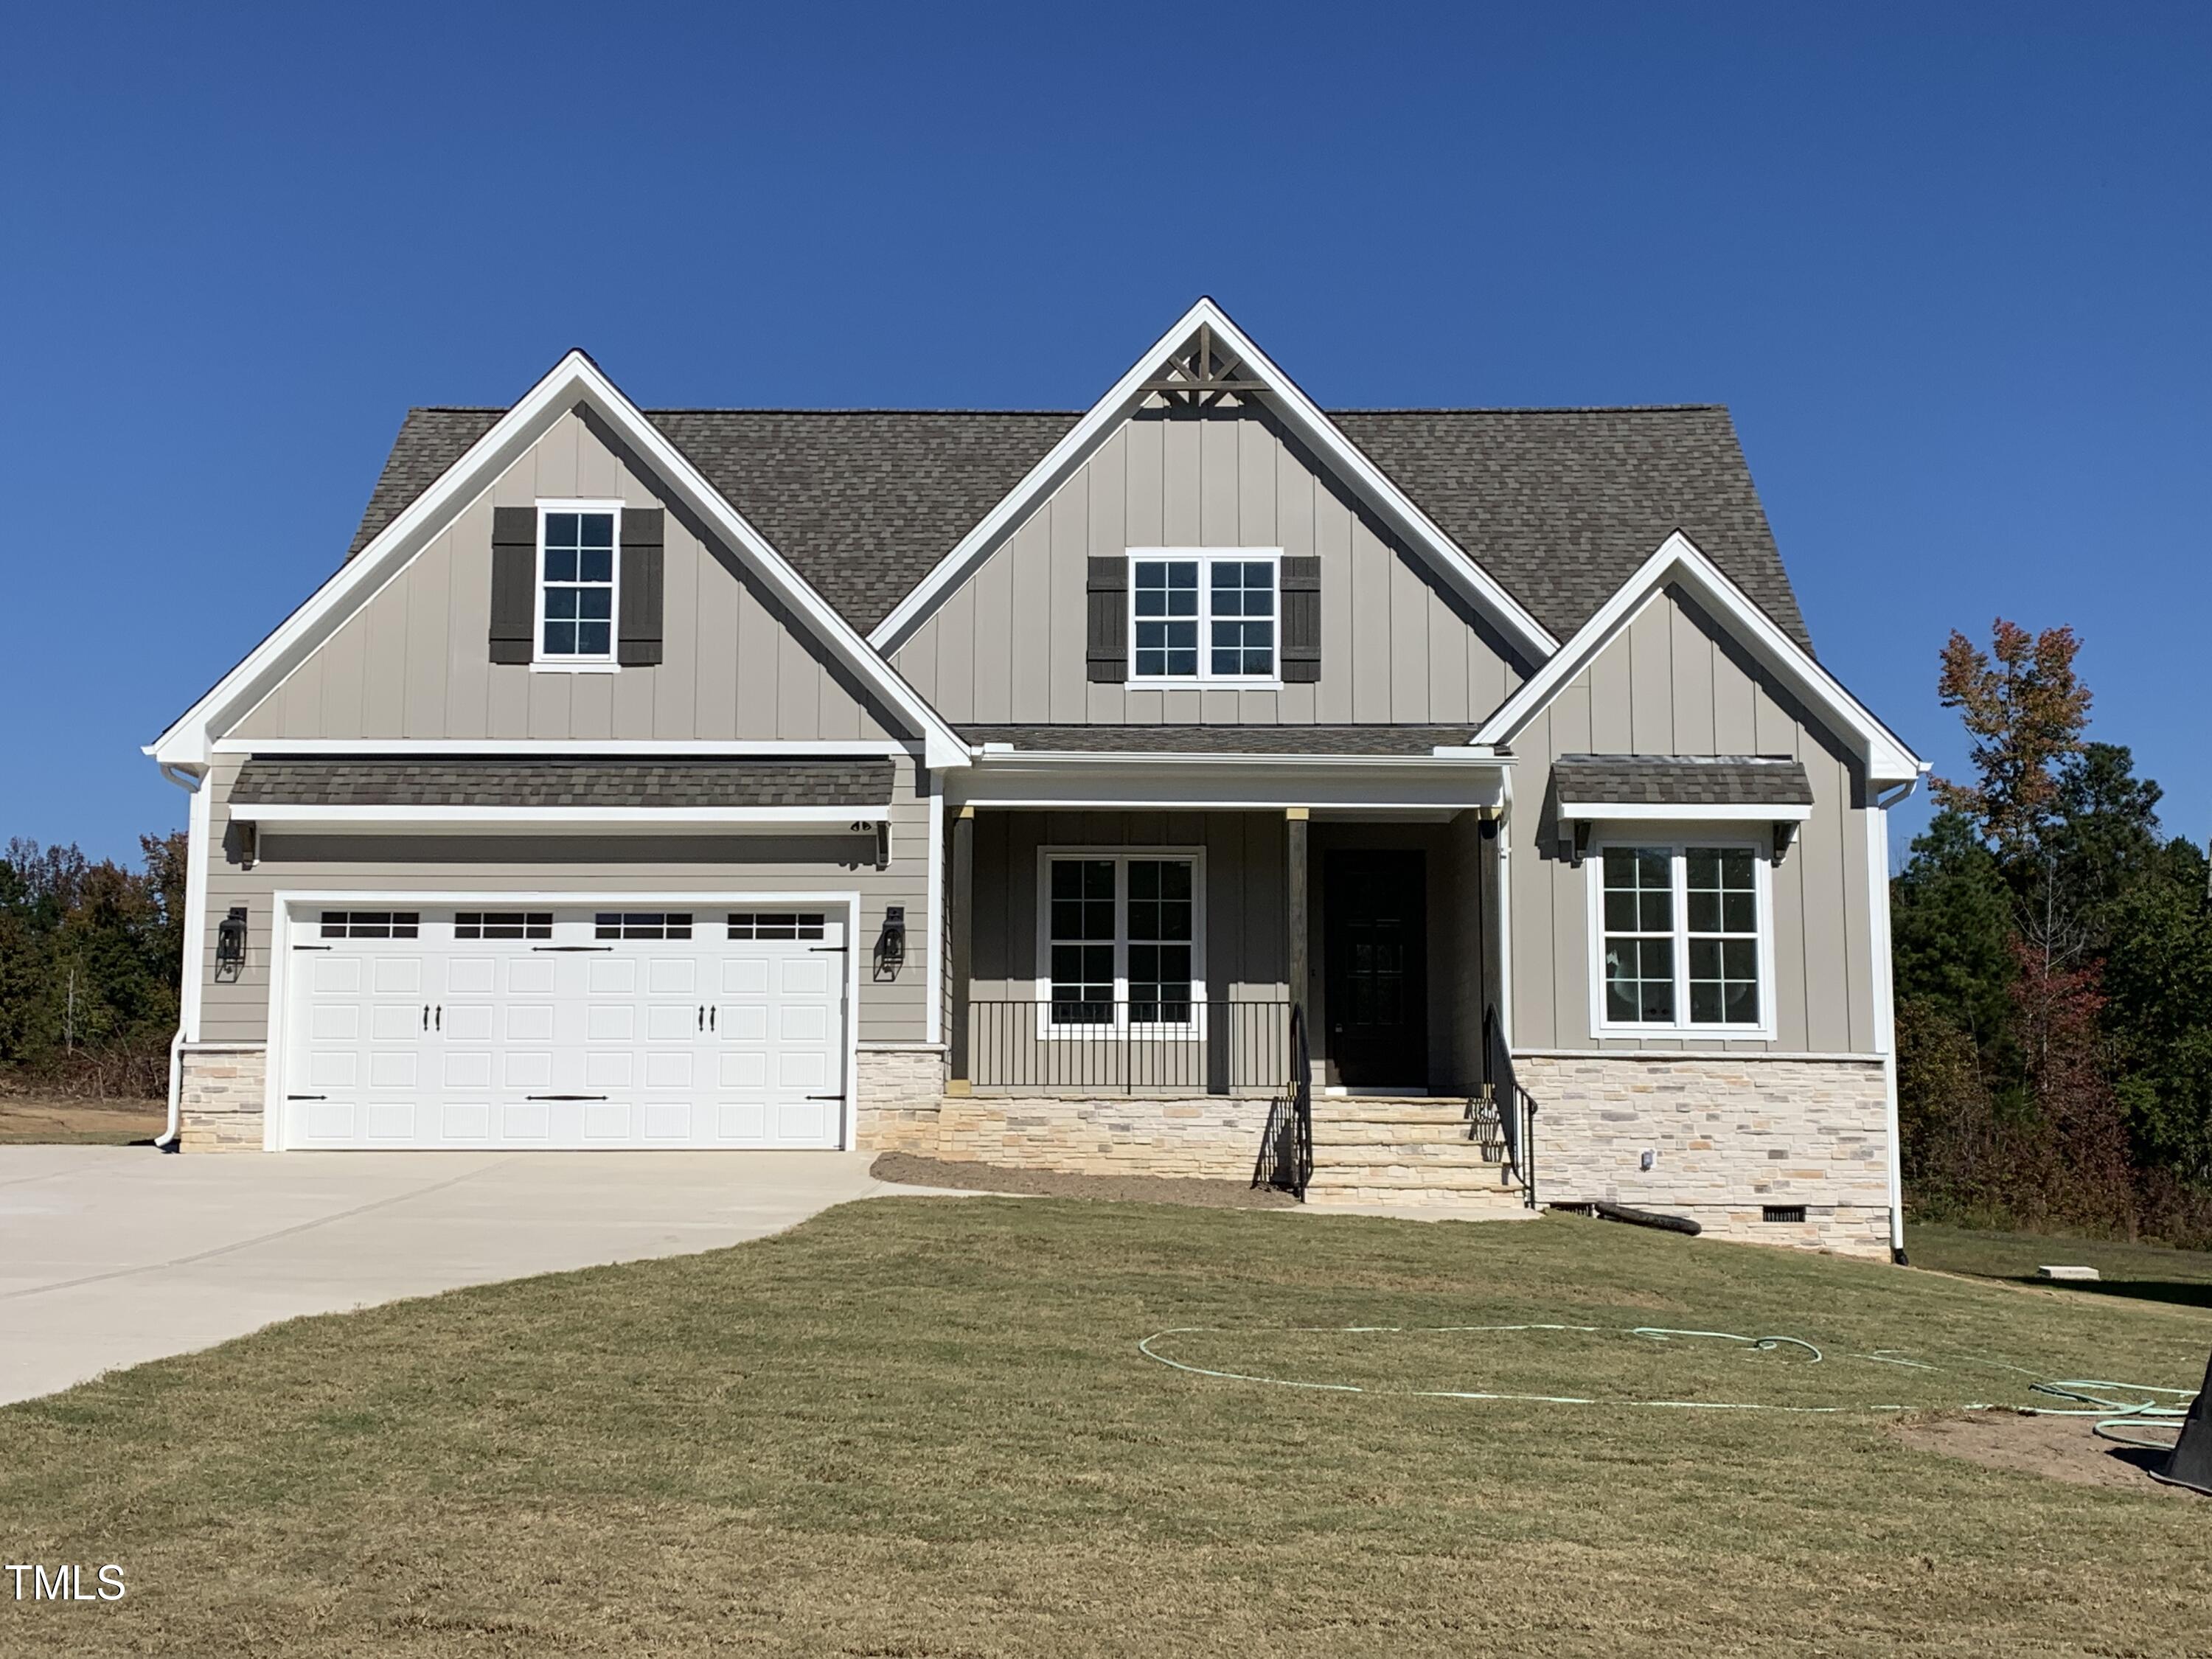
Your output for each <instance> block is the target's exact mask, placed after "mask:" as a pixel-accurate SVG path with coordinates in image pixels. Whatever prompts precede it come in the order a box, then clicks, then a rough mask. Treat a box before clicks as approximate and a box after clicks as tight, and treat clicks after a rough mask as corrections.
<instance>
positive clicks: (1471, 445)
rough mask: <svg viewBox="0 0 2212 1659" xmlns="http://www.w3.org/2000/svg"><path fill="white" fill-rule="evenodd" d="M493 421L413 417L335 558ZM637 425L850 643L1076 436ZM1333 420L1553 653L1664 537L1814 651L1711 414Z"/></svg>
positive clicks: (742, 413) (1019, 430) (983, 425)
mask: <svg viewBox="0 0 2212 1659" xmlns="http://www.w3.org/2000/svg"><path fill="white" fill-rule="evenodd" d="M505 412H506V411H505V410H497V409H449V408H425V409H413V410H409V411H408V412H407V417H406V419H405V421H404V422H402V423H401V426H400V428H399V435H398V437H397V438H396V439H394V440H393V441H392V453H391V455H390V457H389V458H388V459H386V462H385V465H384V471H383V474H382V476H381V477H379V478H378V479H377V482H376V488H375V489H374V491H373V492H372V493H371V495H370V496H369V500H368V511H367V512H365V513H363V514H362V520H361V528H360V529H359V530H358V531H356V532H355V535H354V538H353V545H352V546H351V548H349V550H348V552H347V556H348V557H349V558H350V557H352V556H353V555H354V554H356V553H358V552H359V551H360V550H362V548H363V547H366V546H367V545H368V543H369V542H370V540H371V539H373V538H374V537H375V536H376V534H377V533H378V532H380V531H381V530H382V529H383V528H384V526H386V525H387V524H389V523H390V522H391V521H392V520H393V519H394V518H396V517H397V516H398V514H399V513H400V512H402V511H403V510H404V508H405V507H406V506H407V504H408V503H409V502H410V501H412V500H414V499H415V497H416V496H417V495H421V494H422V491H423V490H425V489H428V488H429V487H430V485H431V484H433V483H435V482H436V481H437V479H438V478H439V477H440V476H441V474H442V473H443V472H444V471H445V470H446V469H447V467H448V466H450V465H452V464H453V462H454V461H455V460H457V459H459V457H460V455H461V454H462V453H463V452H465V450H466V449H467V448H468V447H469V446H470V445H471V444H472V443H474V442H475V441H477V439H479V438H481V437H482V436H483V435H484V434H485V433H486V432H488V431H489V430H490V429H491V426H492V423H493V422H495V421H496V420H498V418H499V417H500V416H501V415H502V414H504V413H505ZM644 413H645V416H646V418H647V420H649V421H651V422H653V425H654V426H656V427H657V428H659V429H660V430H661V431H662V432H663V433H665V435H667V437H668V438H669V440H670V441H671V442H672V443H674V444H675V445H676V447H678V449H681V450H682V451H683V452H684V454H685V455H686V456H687V457H688V458H689V459H690V461H691V463H692V465H695V466H696V467H697V468H698V469H699V471H701V472H702V474H704V475H705V477H707V479H708V482H709V483H712V484H714V487H715V489H719V490H720V491H721V492H722V494H723V495H726V497H728V499H729V501H730V503H731V505H732V506H733V507H736V508H737V509H738V511H739V512H740V513H744V515H745V517H746V518H747V519H748V520H750V521H751V522H752V523H753V524H754V525H755V526H758V528H759V530H760V532H761V533H762V534H763V535H764V536H766V537H767V538H768V539H769V541H771V542H773V543H774V544H775V546H776V547H777V549H778V550H780V551H781V552H782V553H783V555H784V556H785V557H787V559H789V560H790V561H791V562H792V564H793V567H794V568H796V569H797V570H798V571H799V574H801V575H802V576H804V577H805V579H806V580H807V581H808V582H809V583H810V584H811V585H812V586H813V587H814V588H815V590H816V591H817V592H819V593H820V594H821V595H822V597H823V599H827V600H828V601H829V603H830V604H831V605H835V606H836V608H837V610H838V611H840V612H841V613H842V615H843V616H844V617H845V619H846V620H847V621H848V622H849V623H851V624H852V625H853V626H854V628H855V629H860V631H862V632H864V633H865V632H866V631H867V630H869V629H872V628H874V627H875V626H876V625H877V624H878V623H880V622H881V621H882V620H883V619H884V617H886V616H887V615H889V614H890V611H891V609H892V607H894V606H895V605H897V604H898V602H899V601H900V600H901V599H904V598H905V597H906V595H907V594H908V593H909V592H912V591H913V590H914V588H915V586H916V585H917V584H918V583H919V582H920V581H921V580H922V578H923V577H925V576H926V575H927V574H929V572H930V571H931V570H932V569H933V568H935V566H936V564H937V562H938V561H939V559H941V558H942V557H943V556H945V552H946V550H948V549H950V548H951V547H952V546H953V545H954V544H956V543H957V542H958V541H959V540H960V539H961V538H962V537H963V536H964V535H965V534H966V533H967V532H969V531H970V530H971V529H973V528H974V527H975V526H976V525H977V524H978V523H979V522H981V520H982V519H983V517H984V515H985V514H986V513H989V512H990V510H991V509H992V508H993V507H995V506H996V505H998V503H999V502H1000V501H1002V500H1003V499H1004V498H1005V497H1006V495H1007V493H1008V492H1009V491H1011V490H1012V489H1013V488H1014V486H1015V485H1016V484H1018V483H1020V482H1021V480H1022V478H1023V477H1024V476H1025V475H1026V474H1027V473H1028V472H1029V471H1030V468H1032V467H1033V466H1035V465H1036V463H1037V462H1038V460H1039V459H1042V457H1043V456H1044V454H1045V453H1046V452H1047V451H1048V450H1049V449H1050V448H1051V447H1053V445H1054V444H1055V443H1057V442H1059V441H1060V439H1062V438H1063V437H1065V436H1066V435H1067V433H1068V432H1069V431H1070V430H1071V429H1072V428H1073V427H1074V425H1075V423H1076V422H1078V421H1079V420H1080V419H1081V418H1082V417H1081V416H1079V415H1076V414H1073V413H1069V412H1066V411H1064V410H1061V411H1048V410H1005V411H1000V410H883V409H854V410H842V409H817V410H784V409H660V410H653V409H649V410H645V411H644ZM1329 414H1330V418H1331V419H1332V420H1334V422H1336V424H1337V425H1338V426H1339V427H1340V428H1342V429H1343V431H1344V432H1345V434H1346V435H1347V436H1348V437H1350V438H1351V439H1352V441H1353V442H1354V443H1356V444H1357V445H1358V447H1360V449H1361V450H1362V451H1363V452H1364V453H1366V454H1367V456H1368V457H1369V458H1370V459H1372V460H1373V462H1374V463H1375V465H1376V466H1378V467H1380V468H1381V469H1382V470H1383V471H1385V472H1387V473H1389V475H1390V477H1393V478H1394V479H1395V480H1396V481H1397V483H1398V484H1399V485H1400V487H1401V488H1402V489H1404V490H1405V491H1406V493H1407V495H1411V496H1412V497H1413V499H1414V500H1415V501H1418V502H1419V504H1420V505H1421V506H1422V507H1423V508H1425V510H1426V511H1427V513H1429V515H1430V516H1431V518H1433V519H1434V520H1436V522H1437V525H1438V526H1440V527H1441V528H1442V529H1443V531H1444V532H1446V533H1447V534H1448V535H1449V536H1450V537H1451V538H1452V539H1453V540H1454V541H1455V542H1456V543H1458V544H1459V545H1460V546H1461V547H1462V548H1463V549H1465V550H1466V551H1467V552H1468V554H1469V555H1470V556H1472V557H1473V558H1474V560H1475V562H1477V563H1479V564H1480V565H1482V566H1483V567H1484V568H1486V569H1487V570H1489V571H1490V572H1491V573H1492V574H1493V575H1495V576H1496V577H1497V578H1498V580H1499V581H1500V582H1501V583H1502V584H1503V585H1504V586H1505V587H1506V588H1507V589H1508V590H1509V591H1510V592H1512V593H1513V595H1514V596H1515V597H1516V599H1519V600H1520V601H1521V603H1522V604H1523V605H1526V606H1527V607H1528V610H1529V611H1531V612H1532V613H1533V614H1534V616H1535V617H1537V619H1538V620H1539V621H1541V623H1543V624H1544V625H1545V627H1547V629H1550V630H1551V631H1552V632H1553V634H1555V635H1559V637H1560V638H1562V639H1564V638H1565V637H1566V636H1567V635H1570V634H1571V633H1573V632H1574V631H1575V630H1576V629H1577V628H1580V627H1581V626H1582V625H1583V623H1585V622H1587V621H1589V618H1590V617H1591V615H1592V614H1593V613H1595V611H1596V610H1597V608H1598V606H1600V605H1602V604H1604V603H1605V601H1606V599H1607V598H1608V597H1609V596H1610V595H1611V594H1612V593H1613V591H1614V590H1615V589H1617V588H1618V587H1619V586H1620V584H1621V583H1622V582H1624V581H1626V580H1627V579H1628V578H1629V577H1631V576H1632V575H1633V574H1635V573H1636V570H1637V568H1638V566H1639V565H1640V564H1642V563H1643V562H1644V559H1645V558H1646V557H1647V556H1649V555H1650V550H1651V549H1652V548H1653V547H1655V546H1656V545H1657V544H1659V543H1660V542H1661V541H1662V540H1664V539H1665V538H1666V536H1667V533H1668V532H1669V531H1671V530H1674V529H1676V528H1680V529H1681V530H1683V531H1684V532H1686V533H1687V534H1688V535H1689V537H1690V538H1691V539H1692V541H1694V542H1696V543H1697V544H1698V545H1699V547H1701V548H1705V549H1706V550H1708V552H1709V554H1710V556H1711V558H1712V561H1713V562H1714V563H1715V564H1717V565H1718V566H1719V567H1720V568H1721V569H1722V570H1723V571H1724V572H1726V573H1727V574H1728V575H1729V578H1730V580H1733V581H1734V582H1735V585H1736V586H1738V587H1740V588H1741V589H1742V590H1743V591H1744V592H1745V593H1746V594H1747V595H1748V596H1749V597H1750V598H1751V599H1753V602H1754V603H1756V604H1757V605H1759V608H1760V609H1761V610H1763V611H1765V612H1766V613H1767V615H1769V616H1770V617H1773V618H1774V620H1775V623H1777V624H1778V626H1779V627H1780V628H1781V629H1783V631H1784V633H1786V634H1788V635H1790V638H1791V639H1793V640H1795V641H1796V642H1797V643H1798V644H1799V645H1801V646H1803V647H1806V648H1807V649H1808V650H1810V649H1811V648H1812V641H1811V638H1810V636H1809V635H1808V633H1807V631H1806V628H1805V622H1804V618H1803V617H1802V614H1801V613H1800V612H1799V611H1798V608H1797V598H1796V594H1795V593H1794V592H1792V591H1791V589H1790V578H1789V576H1788V574H1786V573H1785V572H1784V569H1783V566H1782V557H1781V555H1780V554H1779V553H1778V551H1776V550H1775V545H1774V538H1773V535H1772V533H1771V532H1770V531H1769V529H1768V528H1767V523H1766V514H1765V512H1764V511H1763V510H1762V509H1761V507H1760V506H1759V495H1758V492H1757V491H1756V490H1755V489H1753V487H1752V482H1751V473H1750V471H1749V469H1748V468H1747V466H1746V465H1745V464H1744V459H1743V451H1742V449H1741V447H1740V445H1739V444H1738V443H1737V441H1736V435H1735V426H1734V424H1733V422H1730V420H1729V413H1728V410H1725V409H1723V408H1720V407H1718V406H1717V405H1711V404H1693V405H1683V406H1680V407H1674V408H1650V409H1358V410H1332V411H1329Z"/></svg>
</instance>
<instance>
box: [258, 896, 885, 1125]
mask: <svg viewBox="0 0 2212 1659" xmlns="http://www.w3.org/2000/svg"><path fill="white" fill-rule="evenodd" d="M611 902H613V903H618V906H619V908H623V909H639V908H644V907H645V906H647V905H672V904H683V905H733V906H744V905H752V906H755V907H758V908H770V907H772V908H775V909H779V910H789V909H793V908H797V907H799V906H800V905H819V906H821V907H822V908H823V909H825V910H827V909H829V908H832V907H835V906H838V905H842V906H843V907H844V908H845V913H846V915H845V1099H844V1111H843V1113H842V1121H840V1123H839V1126H838V1132H837V1139H838V1145H839V1146H841V1147H842V1148H843V1149H845V1150H847V1151H850V1150H851V1149H852V1147H853V1144H854V1139H855V1138H856V1135H857V1133H858V1131H859V1127H860V1123H859V1116H858V1113H859V1107H860V956H861V949H860V893H859V892H858V891H857V890H854V889H851V888H845V889H840V890H824V891H820V892H803V891H793V892H759V891H753V890H745V889H737V890H726V891H701V890H696V889H691V890H684V891H678V892H661V893H653V892H647V893H629V892H619V891H617V892H606V891H604V890H602V891H598V892H580V893H579V892H571V891H567V890H562V891H556V892H521V891H514V890H508V891H487V890H476V889H462V888H454V889H452V890H442V889H435V888H431V889H424V888H368V889H356V888H331V889H330V890H327V891H325V890H318V889H313V888H298V887H284V888H279V889H278V890H276V892H274V893H272V894H271V895H270V904H271V909H270V918H269V926H270V934H269V939H270V950H269V953H270V958H271V960H270V965H269V1037H268V1044H267V1053H268V1060H267V1063H266V1065H265V1066H264V1068H263V1070H264V1077H263V1079H262V1102H261V1136H262V1139H261V1145H262V1149H263V1150H264V1152H283V1150H284V1147H283V1135H282V1133H281V1129H282V1126H283V1121H284V1098H283V1096H284V1058H285V1057H284V1054H283V1043H284V1038H285V1036H286V1034H287V1031H288V1027H287V1025H286V1024H285V1019H286V1012H287V1011H286V1009H285V1006H284V1002H285V993H286V987H287V985H288V983H289V981H290V979H291V976H292V975H291V958H292V951H291V949H290V945H291V935H292V907H293V906H294V905H300V906H302V907H304V906H307V905H346V904H359V905H386V906H393V905H401V904H405V905H411V906H414V907H416V908H420V909H425V910H428V909H433V908H435V909H446V908H460V907H462V906H465V905H471V904H481V905H484V906H487V907H489V906H497V907H499V908H502V909H511V908H516V907H519V906H522V905H542V906H544V907H547V908H580V907H583V906H586V905H590V906H599V905H605V904H608V903H611Z"/></svg>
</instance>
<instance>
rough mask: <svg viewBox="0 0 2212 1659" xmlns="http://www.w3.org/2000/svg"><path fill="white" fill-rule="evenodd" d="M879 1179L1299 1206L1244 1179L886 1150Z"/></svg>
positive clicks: (1128, 1200) (974, 1189)
mask: <svg viewBox="0 0 2212 1659" xmlns="http://www.w3.org/2000/svg"><path fill="white" fill-rule="evenodd" d="M868 1173H869V1174H870V1175H872V1176H875V1178H876V1179H877V1180H878V1181H896V1182H899V1183H901V1184H902V1185H903V1186H908V1187H957V1188H959V1189H960V1190H961V1191H963V1192H969V1193H1019V1194H1023V1195H1024V1197H1033V1198H1100V1199H1108V1200H1114V1201H1116V1202H1119V1203H1123V1204H1194V1205H1196V1206H1199V1207H1200V1208H1201V1209H1208V1210H1274V1209H1283V1208H1287V1207H1290V1206H1295V1205H1296V1204H1297V1200H1296V1199H1295V1198H1292V1197H1291V1195H1290V1194H1288V1193H1279V1192H1276V1191H1274V1190H1273V1189H1272V1188H1266V1187H1261V1188H1252V1187H1248V1186H1246V1185H1245V1184H1244V1183H1243V1182H1241V1181H1186V1180H1182V1179H1180V1178H1176V1177H1171V1176H1098V1175H1060V1174H1058V1173H1055V1172H1054V1171H1052V1170H1009V1169H1005V1168H1002V1167H1001V1166H1000V1165H998V1164H967V1163H960V1162H956V1161H954V1160H953V1159H951V1158H917V1157H915V1155H914V1154H913V1153H911V1152H885V1153H884V1155H883V1156H882V1157H881V1158H878V1159H877V1160H876V1161H875V1163H874V1164H872V1165H870V1166H869V1169H868Z"/></svg>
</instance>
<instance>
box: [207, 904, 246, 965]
mask: <svg viewBox="0 0 2212 1659" xmlns="http://www.w3.org/2000/svg"><path fill="white" fill-rule="evenodd" d="M245 967H246V907H245V906H244V905H242V904H234V905H232V906H231V907H230V914H229V915H227V916H225V917H224V918H223V919H222V921H220V922H218V923H217V924H216V930H215V976H216V978H217V979H225V980H228V979H236V978H237V977H238V975H239V974H240V972H241V971H242V970H243V969H245Z"/></svg>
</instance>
